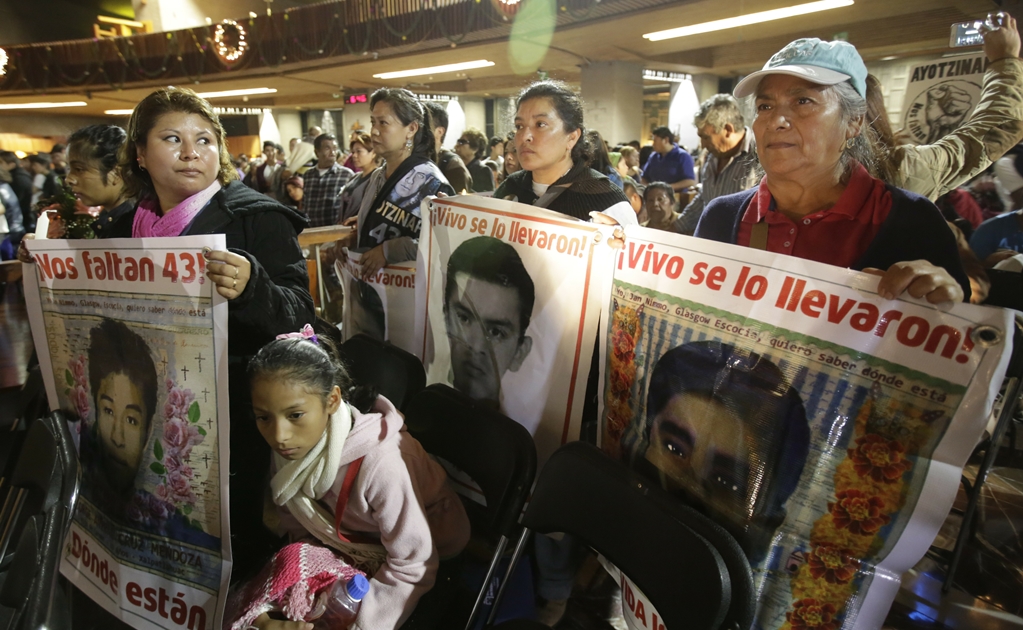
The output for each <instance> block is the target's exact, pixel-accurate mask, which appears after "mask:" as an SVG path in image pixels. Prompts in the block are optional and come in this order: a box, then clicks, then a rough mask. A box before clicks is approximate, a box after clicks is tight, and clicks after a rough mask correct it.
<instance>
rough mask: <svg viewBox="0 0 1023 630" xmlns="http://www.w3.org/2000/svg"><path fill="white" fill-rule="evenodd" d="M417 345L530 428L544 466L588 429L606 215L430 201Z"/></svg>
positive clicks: (435, 374) (465, 386) (437, 373)
mask: <svg viewBox="0 0 1023 630" xmlns="http://www.w3.org/2000/svg"><path fill="white" fill-rule="evenodd" d="M422 214H423V227H422V232H421V234H420V237H419V260H418V267H417V275H416V345H417V352H416V354H418V355H420V356H421V357H422V358H423V363H424V365H425V366H426V372H427V383H431V384H432V383H447V384H449V385H451V386H452V387H454V388H455V389H457V390H459V391H461V392H463V393H465V394H467V395H468V396H470V397H471V398H475V399H477V400H486V401H489V402H491V403H492V404H494V405H495V406H497V407H499V408H500V409H501V411H502V412H503V413H504V414H505V415H507V416H508V417H510V418H512V419H513V420H516V421H517V422H519V423H520V424H522V425H523V426H525V427H526V429H528V430H529V432H530V433H531V434H532V435H533V437H534V440H535V442H536V448H537V454H538V457H539V462H540V465H541V466H542V465H543V462H544V461H545V460H546V459H547V457H548V456H549V455H550V454H551V453H552V452H554V450H555V449H557V448H558V447H559V446H561V445H562V444H564V443H565V442H567V441H570V440H576V439H578V437H579V430H580V422H581V419H582V410H583V399H584V397H585V394H586V380H587V377H588V375H589V372H590V365H591V363H592V358H593V354H594V343H595V341H596V338H597V318H598V317H599V315H600V303H601V302H602V301H603V295H604V292H605V291H606V282H607V279H608V276H609V269H610V265H611V261H612V255H613V250H612V249H611V247H610V246H609V245H608V243H607V242H606V241H607V234H609V233H610V230H609V228H608V227H607V226H599V225H596V224H593V223H589V222H584V221H578V220H575V219H573V218H571V217H567V216H565V215H563V214H559V213H556V212H552V211H550V210H544V209H540V208H534V207H532V206H527V205H523V204H518V203H513V202H510V201H505V200H501V199H492V198H486V197H479V196H475V195H471V196H470V195H465V196H457V197H445V198H440V199H432V200H428V201H427V202H425V203H424V207H423V212H422Z"/></svg>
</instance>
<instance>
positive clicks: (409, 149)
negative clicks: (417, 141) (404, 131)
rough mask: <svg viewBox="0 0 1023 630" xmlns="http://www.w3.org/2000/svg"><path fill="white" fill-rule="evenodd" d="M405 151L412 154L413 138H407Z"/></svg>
mask: <svg viewBox="0 0 1023 630" xmlns="http://www.w3.org/2000/svg"><path fill="white" fill-rule="evenodd" d="M405 150H406V151H408V152H409V153H412V138H405Z"/></svg>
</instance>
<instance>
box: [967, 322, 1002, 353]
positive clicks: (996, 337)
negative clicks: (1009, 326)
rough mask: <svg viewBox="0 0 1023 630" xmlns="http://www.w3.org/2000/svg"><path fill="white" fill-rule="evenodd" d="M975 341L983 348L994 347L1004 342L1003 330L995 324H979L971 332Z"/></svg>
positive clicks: (971, 337) (971, 336)
mask: <svg viewBox="0 0 1023 630" xmlns="http://www.w3.org/2000/svg"><path fill="white" fill-rule="evenodd" d="M970 339H971V340H972V341H973V343H975V344H977V345H978V346H981V347H983V348H992V347H994V346H997V345H998V344H1000V343H1002V330H1001V329H1000V328H996V327H994V326H987V325H984V326H977V327H976V328H974V329H973V330H972V331H971V332H970Z"/></svg>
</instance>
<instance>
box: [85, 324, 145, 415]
mask: <svg viewBox="0 0 1023 630" xmlns="http://www.w3.org/2000/svg"><path fill="white" fill-rule="evenodd" d="M88 354H89V387H91V388H92V397H93V399H96V397H97V396H99V386H100V383H102V382H103V379H105V378H106V377H108V376H110V375H111V374H123V375H125V376H127V377H128V379H129V380H130V381H131V383H132V385H134V386H135V387H137V388H138V390H139V393H140V394H142V402H143V403H144V404H145V405H146V432H147V433H148V432H149V429H150V428H151V427H152V421H153V414H154V413H155V412H156V387H157V385H156V380H157V379H156V364H155V363H154V362H153V355H152V354H151V353H150V351H149V346H148V345H147V344H146V341H145V340H144V339H143V338H142V337H140V336H139V335H138V334H137V333H135V332H134V331H132V330H131V329H130V328H128V327H127V326H126V325H125V324H124V323H123V322H119V321H116V320H113V319H103V321H101V322H100V323H99V326H96V327H95V328H93V329H92V330H90V331H89V352H88ZM97 408H98V405H97ZM97 413H98V412H97Z"/></svg>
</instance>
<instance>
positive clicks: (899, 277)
mask: <svg viewBox="0 0 1023 630" xmlns="http://www.w3.org/2000/svg"><path fill="white" fill-rule="evenodd" d="M866 78H867V68H866V66H865V65H864V64H863V60H862V59H861V58H860V55H859V53H858V52H857V51H856V48H855V47H853V46H852V45H851V44H848V43H846V42H840V41H836V42H825V41H821V40H819V39H799V40H796V41H794V42H792V43H790V44H789V45H787V46H785V47H784V48H783V49H782V50H780V51H779V52H778V53H776V54H775V55H774V56H773V57H771V59H770V60H768V62H767V63H766V64H765V65H764V68H763V69H762V70H760V71H758V72H754V73H752V74H750V75H748V76H747V77H745V78H744V79H743V80H742V81H740V82H739V84H738V85H737V86H736V88H735V91H734V95H735V96H736V97H737V98H742V97H747V96H752V97H754V98H755V102H756V117H755V119H754V121H753V133H754V135H755V136H756V144H757V156H758V157H759V159H760V163H761V165H762V167H763V169H764V173H765V176H764V178H763V179H762V180H761V182H760V185H759V186H758V187H757V188H754V189H752V190H748V191H745V192H741V193H737V194H734V195H728V196H725V197H719V198H718V199H715V200H714V201H713V202H711V203H710V204H708V205H707V208H706V210H705V211H704V213H703V216H702V217H701V219H700V223H699V225H698V227H697V229H696V236H697V237H701V238H709V239H713V240H717V241H723V242H727V243H735V244H739V245H746V246H749V247H755V248H758V249H764V250H768V251H771V252H776V253H780V254H788V255H790V256H796V257H799V258H806V259H809V260H815V261H818V262H823V263H828V264H831V265H836V266H840V267H846V268H851V269H856V270H863V271H869V272H872V273H876V274H878V275H881V281H880V282H879V284H878V293H880V294H881V295H882V296H884V297H886V298H888V299H891V298H894V297H896V296H898V295H901V294H902V293H904V292H905V293H908V294H909V295H912V296H913V297H918V298H925V299H927V301H929V302H931V303H933V304H943V303H952V302H959V301H962V300H963V298H964V295H965V296H969V292H970V285H969V280H968V279H967V277H966V274H965V273H964V272H963V268H962V265H961V263H960V262H959V254H958V251H957V249H956V244H955V238H954V237H953V235H952V233H951V231H950V230H949V228H948V226H947V225H946V224H945V221H944V220H943V219H942V217H941V214H940V213H939V211H938V209H937V208H936V207H935V206H934V205H933V204H932V203H931V202H930V201H928V200H927V199H925V198H923V197H920V196H918V195H915V194H913V193H909V192H906V191H904V190H900V189H898V188H895V187H892V186H888V185H886V184H885V183H884V182H882V181H881V180H879V179H876V178H874V177H872V176H871V175H870V169H871V167H872V166H873V164H874V163H875V161H876V156H877V148H876V147H877V143H876V139H875V136H874V132H873V130H872V129H871V128H870V126H869V125H868V124H866V122H865V114H866V111H867V105H866V101H865V95H866Z"/></svg>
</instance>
